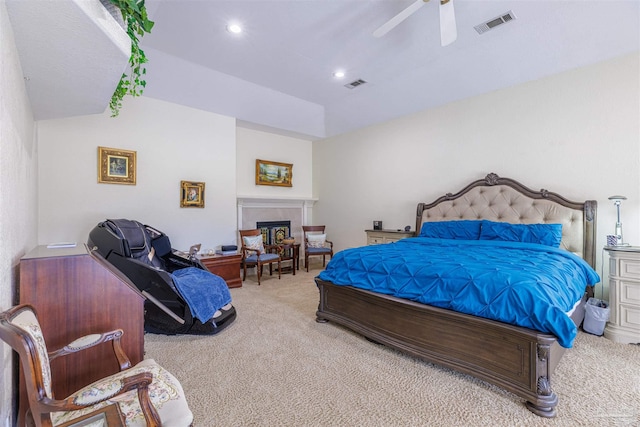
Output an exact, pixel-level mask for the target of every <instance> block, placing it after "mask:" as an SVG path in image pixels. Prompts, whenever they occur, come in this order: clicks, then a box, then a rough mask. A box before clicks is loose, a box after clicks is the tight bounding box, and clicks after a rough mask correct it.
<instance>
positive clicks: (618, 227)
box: [607, 196, 627, 246]
mask: <svg viewBox="0 0 640 427" xmlns="http://www.w3.org/2000/svg"><path fill="white" fill-rule="evenodd" d="M609 200H613V204H614V205H615V206H616V211H617V221H616V231H615V236H616V244H615V246H623V245H624V240H623V238H622V221H620V204H621V203H622V201H623V200H627V198H626V197H625V196H611V197H609ZM607 245H609V246H611V245H610V244H609V241H608V240H607Z"/></svg>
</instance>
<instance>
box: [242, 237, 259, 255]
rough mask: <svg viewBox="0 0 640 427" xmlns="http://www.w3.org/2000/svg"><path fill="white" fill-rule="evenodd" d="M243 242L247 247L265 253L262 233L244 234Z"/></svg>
mask: <svg viewBox="0 0 640 427" xmlns="http://www.w3.org/2000/svg"><path fill="white" fill-rule="evenodd" d="M242 242H243V243H244V246H245V248H247V249H253V250H254V251H260V253H264V244H263V242H262V235H260V236H243V237H242Z"/></svg>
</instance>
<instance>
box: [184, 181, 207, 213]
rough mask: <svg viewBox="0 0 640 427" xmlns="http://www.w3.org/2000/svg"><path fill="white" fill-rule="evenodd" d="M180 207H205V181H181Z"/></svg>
mask: <svg viewBox="0 0 640 427" xmlns="http://www.w3.org/2000/svg"><path fill="white" fill-rule="evenodd" d="M180 207H181V208H204V182H192V181H180Z"/></svg>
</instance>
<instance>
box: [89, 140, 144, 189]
mask: <svg viewBox="0 0 640 427" xmlns="http://www.w3.org/2000/svg"><path fill="white" fill-rule="evenodd" d="M98 183H101V184H128V185H136V152H135V151H129V150H121V149H119V148H107V147H98Z"/></svg>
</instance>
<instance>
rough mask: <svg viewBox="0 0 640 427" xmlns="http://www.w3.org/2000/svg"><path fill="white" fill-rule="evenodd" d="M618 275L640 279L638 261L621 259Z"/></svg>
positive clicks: (639, 264)
mask: <svg viewBox="0 0 640 427" xmlns="http://www.w3.org/2000/svg"><path fill="white" fill-rule="evenodd" d="M618 276H619V277H624V278H629V279H635V280H640V262H638V260H630V259H624V258H623V259H621V260H620V270H619V271H618Z"/></svg>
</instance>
